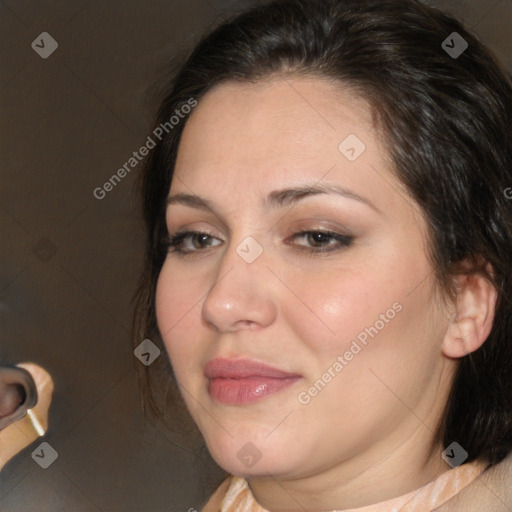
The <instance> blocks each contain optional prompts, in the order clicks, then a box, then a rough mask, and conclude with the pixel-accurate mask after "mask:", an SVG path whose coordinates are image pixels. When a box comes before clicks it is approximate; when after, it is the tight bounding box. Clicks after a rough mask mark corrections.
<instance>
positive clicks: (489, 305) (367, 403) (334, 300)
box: [156, 76, 496, 512]
mask: <svg viewBox="0 0 512 512" xmlns="http://www.w3.org/2000/svg"><path fill="white" fill-rule="evenodd" d="M349 134H356V135H357V137H358V138H359V139H360V140H361V141H363V143H364V144H365V146H366V149H365V151H364V152H363V153H362V154H361V155H360V156H359V157H358V158H357V160H355V161H353V162H351V161H349V160H348V159H347V158H346V157H345V156H344V155H343V154H342V153H341V152H340V151H339V149H338V146H339V144H340V143H341V142H342V141H343V140H344V139H345V138H346V137H347V136H348V135H349ZM318 182H321V183H322V184H327V183H329V184H337V185H341V186H343V187H345V188H348V189H350V190H352V191H353V192H355V193H356V194H358V195H360V196H363V197H364V198H365V199H367V200H368V201H370V202H371V203H372V204H373V206H374V208H372V207H370V206H368V205H367V204H365V203H364V202H361V201H358V200H354V199H350V198H347V197H342V196H339V195H335V194H319V195H312V196H308V197H306V198H303V199H302V200H301V201H299V202H297V203H295V204H293V205H292V204H291V205H288V206H285V207H282V208H275V209H274V208H271V207H270V206H269V205H266V204H265V203H264V199H265V198H266V196H267V195H268V194H269V193H270V192H271V191H274V190H276V189H282V188H286V187H290V186H296V185H301V184H317V183H318ZM179 192H180V193H187V194H196V195H199V196H202V197H204V198H206V199H208V201H210V202H211V203H212V204H213V205H214V209H215V212H209V211H204V210H201V209H198V208H193V207H190V206H186V205H183V204H172V205H170V206H169V207H168V210H167V217H166V220H167V226H168V229H169V231H170V233H171V234H175V233H176V232H177V231H179V230H184V229H191V230H198V231H204V230H208V231H209V232H210V233H211V238H205V239H202V238H201V237H194V238H190V237H189V238H188V239H187V240H186V241H185V242H184V243H183V246H182V248H184V249H189V250H195V251H196V252H194V253H191V254H189V255H187V256H180V255H179V254H178V253H175V252H173V250H172V249H171V251H170V252H169V254H168V256H167V259H166V261H165V263H164V265H163V268H162V271H161V274H160V276H159V280H158V285H157V291H156V305H157V320H158V326H159V329H160V332H161V334H162V337H163V340H164V344H165V346H166V349H167V352H168V355H169V357H170V360H171V363H172V366H173V369H174V371H175V375H176V378H177V380H178V383H179V385H180V387H181V390H182V395H183V398H184V400H185V402H186V404H187V407H188V409H189V411H190V413H191V415H192V417H193V419H194V421H195V422H196V423H197V425H198V427H199V429H200V431H201V432H202V434H203V436H204V438H205V441H206V443H207V446H208V449H209V450H210V452H211V454H212V456H213V458H214V459H215V460H216V461H217V463H218V464H219V465H220V466H221V467H223V468H224V469H225V470H226V471H228V472H230V473H231V474H235V475H238V476H244V477H246V478H247V479H248V481H249V484H250V486H251V489H252V492H253V494H254V497H255V498H256V500H257V502H258V503H259V504H260V505H261V506H262V507H264V508H266V509H268V510H270V511H272V512H285V511H292V510H299V509H300V510H308V511H321V510H329V509H334V508H338V509H340V508H342V509H345V508H355V507H361V506H365V505H368V504H372V503H377V502H380V501H384V500H386V499H390V498H393V497H396V496H399V495H401V494H404V493H406V492H409V491H412V490H414V489H417V488H419V487H421V486H422V485H425V484H426V483H428V482H429V481H430V480H432V479H433V478H435V477H437V476H438V475H440V474H442V473H443V472H445V471H446V470H448V469H449V466H448V465H447V464H446V463H445V462H444V461H443V460H442V459H441V452H442V451H443V450H444V448H445V447H443V446H441V445H439V444H437V443H435V442H434V432H435V430H436V427H437V425H438V423H439V421H440V419H441V416H442V412H443V407H444V404H445V403H446V399H447V396H448V393H449V389H450V385H451V382H452V379H453V375H454V371H455V369H456V364H457V358H458V357H461V356H462V355H464V354H466V353H467V352H470V351H472V350H476V348H478V346H480V345H481V343H482V342H483V341H484V340H485V338H486V336H487V335H488V333H489V332H490V327H491V325H492V319H493V314H494V309H493V305H494V302H495V299H496V295H495V292H494V290H493V289H492V288H491V287H490V286H488V285H487V284H486V282H484V280H483V279H480V278H478V277H470V278H461V282H460V285H461V289H462V292H461V295H460V300H459V302H458V304H453V305H450V304H445V303H443V302H442V301H440V300H439V294H438V293H437V288H436V286H435V281H434V277H433V273H432V266H431V264H430V262H429V260H428V257H427V247H428V241H427V240H428V239H427V230H426V222H425V220H424V218H423V217H422V215H421V214H420V212H419V208H418V207H417V205H416V204H415V203H414V201H413V200H412V199H411V198H410V197H409V196H408V195H407V194H406V192H405V191H404V188H403V186H402V185H401V184H400V182H399V181H398V180H397V179H396V178H395V177H394V175H393V173H392V166H391V163H390V161H389V156H388V154H387V153H386V150H385V148H384V145H383V144H382V141H381V137H380V136H379V132H378V131H377V130H376V128H375V127H374V125H373V124H372V118H371V114H370V110H369V107H368V105H367V104H366V103H365V102H364V101H363V100H362V99H360V98H359V97H358V96H357V95H356V94H355V93H354V92H353V91H351V90H349V89H347V88H344V87H342V86H340V84H334V83H332V82H328V81H326V80H323V79H320V78H304V77H301V78H299V77H290V76H289V77H287V78H284V77H275V78H272V79H270V80H266V81H262V82H258V83H255V84H239V83H237V84H235V83H224V84H221V85H220V86H217V87H216V88H214V89H212V90H210V91H209V92H208V93H207V94H206V95H205V96H204V97H203V98H202V99H201V101H200V102H199V104H198V106H197V107H196V108H195V109H194V111H193V113H192V114H191V116H190V118H189V120H188V121H187V124H186V126H185V128H184V132H183V135H182V139H181V142H180V146H179V151H178V156H177V161H176V167H175V175H174V179H173V182H172V185H171V189H170V194H171V195H173V194H176V193H179ZM319 229H320V230H323V231H326V230H330V231H334V232H336V233H341V234H349V235H352V236H353V237H354V239H353V242H352V244H351V245H349V246H346V247H343V246H340V245H339V244H338V242H336V240H334V239H327V240H325V239H324V241H320V242H318V241H317V239H312V238H311V237H308V236H295V237H294V233H296V232H298V231H302V230H319ZM248 236H252V237H253V238H254V239H255V240H256V241H257V242H258V244H259V245H260V246H261V247H262V249H263V252H262V254H261V255H260V256H259V257H258V258H257V259H256V260H255V261H254V262H252V263H247V262H246V261H244V259H242V258H241V257H240V256H239V254H238V253H237V252H236V248H237V246H239V245H240V243H241V242H242V241H243V240H244V239H245V238H246V237H248ZM308 247H309V248H313V249H315V248H317V250H318V249H321V248H334V247H337V249H336V250H332V251H331V252H323V253H322V252H317V253H311V254H309V253H307V252H306V251H304V250H302V251H301V248H302V249H304V248H308ZM394 303H399V304H400V305H401V306H402V309H401V311H400V312H399V313H397V314H396V315H395V317H394V318H393V319H392V320H390V321H389V322H388V323H386V324H385V327H384V328H382V329H381V330H379V332H378V334H377V335H376V336H375V337H373V338H371V339H370V340H369V341H368V344H367V345H366V346H364V347H363V349H362V350H361V351H360V352H358V353H357V355H355V356H354V357H353V359H352V360H351V361H349V362H348V364H347V365H346V366H344V368H343V369H342V370H341V371H340V372H339V373H336V374H335V375H336V376H335V377H334V378H332V379H331V381H330V382H329V383H328V384H327V385H326V386H325V387H324V388H323V389H322V390H321V392H320V393H318V394H317V395H316V396H314V397H313V398H311V401H310V402H309V403H308V404H307V405H303V404H301V403H299V401H298V399H297V396H298V394H299V393H300V392H303V391H307V390H308V388H309V387H310V386H311V385H312V384H313V383H314V382H315V381H317V380H318V379H319V378H321V377H322V375H323V374H324V373H325V372H326V371H327V369H328V368H329V367H332V366H333V363H334V362H335V361H336V360H337V357H338V356H339V355H343V354H344V353H345V352H346V351H347V350H348V349H349V348H350V346H351V343H352V341H353V340H354V339H355V338H356V336H357V335H358V334H359V333H360V332H361V331H363V330H364V329H365V328H367V327H370V326H373V325H374V324H375V323H376V321H377V320H379V318H381V317H380V315H381V314H384V313H385V312H386V311H387V310H389V309H390V308H392V305H393V304H394ZM214 357H226V358H250V359H256V360H258V361H261V362H264V363H267V364H269V365H271V366H274V367H277V368H279V369H282V370H284V371H288V372H291V373H297V374H299V375H301V377H302V378H301V379H300V380H299V381H297V382H296V383H295V384H293V385H292V386H291V387H289V388H287V389H285V390H283V391H281V392H279V393H276V394H273V395H271V396H268V397H265V398H264V399H262V400H260V401H258V402H256V403H253V404H247V405H222V404H218V403H216V402H215V401H214V400H213V399H212V398H211V397H210V395H209V393H208V388H207V384H208V381H207V379H206V378H205V376H204V375H203V367H204V365H205V364H206V363H207V362H208V361H210V360H211V359H212V358H214ZM248 442H251V443H252V444H254V445H255V446H256V448H257V449H258V450H259V452H260V453H261V459H260V460H259V461H258V462H257V463H256V464H254V465H253V466H252V467H250V468H249V467H247V466H246V464H245V463H244V462H243V460H241V459H239V458H238V456H237V453H238V452H239V450H240V449H241V448H242V447H243V446H244V445H245V444H246V443H248ZM301 507H302V508H301Z"/></svg>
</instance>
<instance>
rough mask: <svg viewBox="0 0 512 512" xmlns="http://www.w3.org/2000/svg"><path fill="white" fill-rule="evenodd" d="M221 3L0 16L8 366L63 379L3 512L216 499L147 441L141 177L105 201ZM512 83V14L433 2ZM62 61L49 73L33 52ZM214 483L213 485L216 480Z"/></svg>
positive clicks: (3, 306)
mask: <svg viewBox="0 0 512 512" xmlns="http://www.w3.org/2000/svg"><path fill="white" fill-rule="evenodd" d="M235 3H237V4H240V3H241V2H235V1H228V0H225V1H221V0H189V1H186V0H167V1H163V0H151V1H142V0H129V1H123V2H121V1H113V0H85V1H84V0H82V1H80V0H44V1H42V0H37V1H36V0H19V1H15V0H5V1H2V2H0V38H1V40H2V45H1V52H0V65H1V70H2V72H1V75H0V101H1V118H0V119H1V121H0V126H1V138H0V139H1V144H2V147H1V150H2V151H1V155H2V171H1V173H2V174H1V180H0V229H1V237H2V238H1V240H2V243H1V246H0V258H1V260H0V261H1V266H0V319H1V327H0V361H1V362H2V363H4V364H5V363H17V362H21V361H35V362H37V363H38V364H40V365H42V366H44V367H45V368H46V369H47V370H48V371H49V372H50V373H51V374H52V376H53V377H54V381H55V386H56V391H55V395H54V402H53V404H52V408H51V414H50V429H49V431H48V432H47V434H46V436H45V438H44V439H41V441H43V440H45V441H47V442H49V443H50V444H51V445H52V446H53V448H54V449H55V450H57V452H58V454H59V457H58V459H57V460H56V461H55V462H54V463H53V464H52V465H51V466H50V467H49V468H48V469H46V470H45V469H42V468H40V467H39V466H38V465H37V464H36V463H35V462H34V461H33V460H32V458H31V453H32V451H33V450H34V449H35V448H36V447H37V446H38V444H39V443H40V441H36V442H35V443H34V444H32V445H31V446H30V447H28V448H27V449H25V450H23V451H22V452H21V453H20V454H19V455H18V456H16V457H15V458H14V459H13V460H12V461H11V462H9V463H8V464H7V466H6V467H5V468H4V470H3V471H2V473H0V510H2V511H9V512H10V511H13V512H14V511H16V512H31V511H34V512H36V511H37V512H46V511H48V512H59V511H64V510H66V511H73V512H93V511H94V512H98V511H103V512H117V511H120V512H121V511H123V512H131V511H133V512H142V511H144V512H158V511H166V512H181V511H183V512H187V511H188V510H189V509H190V508H196V509H199V508H200V506H201V503H202V502H203V501H204V499H205V495H206V494H207V493H208V492H209V491H208V489H204V488H203V486H202V484H201V482H200V481H199V480H198V467H199V466H201V465H202V462H201V460H200V459H198V458H197V457H195V456H194V454H192V453H190V452H189V451H187V449H185V448H183V447H181V445H180V443H179V442H178V441H177V438H175V437H174V436H173V435H172V434H171V433H167V432H165V431H164V430H162V429H155V428H152V427H150V426H148V427H147V428H146V431H145V432H144V431H143V418H142V415H141V412H140V406H139V402H138V394H137V393H138V392H137V387H136V380H135V365H136V364H140V363H139V361H138V360H136V359H135V358H134V356H133V352H132V348H131V342H130V334H129V333H130V323H131V314H132V304H131V303H130V300H131V297H132V294H133V291H134V287H135V283H136V279H137V276H138V272H139V269H140V263H141V255H142V251H141V249H142V245H141V240H142V231H141V223H140V221H139V219H138V217H137V211H136V208H135V198H134V196H133V193H132V188H131V187H132V184H133V179H134V177H135V176H134V174H135V172H136V171H137V168H136V169H134V170H133V171H132V172H131V173H130V174H129V175H128V176H127V177H126V178H124V180H122V182H121V183H120V184H118V185H117V186H116V187H115V188H114V190H112V191H111V192H110V193H108V194H107V196H106V197H105V198H104V199H102V200H98V199H96V198H95V197H94V196H93V193H92V192H93V190H94V188H96V187H98V186H101V185H102V184H103V183H104V182H105V181H106V180H108V178H109V177H110V176H112V174H114V173H115V172H116V171H117V169H118V168H119V167H121V166H122V165H123V164H124V163H125V162H126V161H127V160H128V158H129V157H130V156H131V155H132V152H133V151H135V150H137V149H138V148H139V147H140V146H141V145H142V144H143V143H144V141H145V139H146V137H147V135H148V134H149V131H150V123H151V119H152V112H151V111H150V110H148V107H147V105H146V106H145V105H144V103H143V99H144V92H145V90H146V89H147V86H148V85H149V84H150V83H151V82H152V80H154V77H155V74H156V72H157V71H158V70H160V69H162V66H163V64H165V62H166V61H167V59H168V58H169V57H170V56H171V55H173V54H174V53H176V51H180V50H181V51H183V50H184V49H186V48H188V47H190V46H191V45H192V44H193V43H194V41H195V40H196V39H197V36H198V35H199V34H200V33H201V31H202V30H203V29H204V28H206V27H207V26H208V25H210V24H211V23H212V22H214V21H215V19H216V18H217V17H218V16H219V14H220V13H221V12H222V11H223V10H224V9H226V8H228V7H229V6H230V5H234V4H235ZM436 5H439V6H441V7H446V8H449V9H451V10H452V11H453V12H454V13H455V14H457V15H459V16H461V17H462V18H463V19H464V20H466V22H467V24H468V25H469V26H470V27H472V28H473V29H474V30H475V32H476V33H477V34H478V35H479V36H480V37H481V38H482V39H483V40H484V42H487V43H488V44H489V45H490V47H491V48H492V49H493V50H494V51H495V52H496V54H497V55H498V57H499V58H500V59H501V60H502V61H503V62H504V63H505V65H506V66H507V67H508V69H509V70H510V71H511V72H512V35H511V34H512V0H472V1H466V2H463V1H438V2H436ZM41 32H48V33H49V34H50V35H51V36H52V37H53V38H54V39H56V40H57V42H58V44H59V47H58V49H57V50H56V51H55V53H53V54H52V55H51V56H50V57H49V58H47V59H42V58H41V57H40V56H39V55H38V54H37V53H36V52H35V51H34V50H33V49H32V48H31V43H32V41H33V40H34V39H36V37H37V36H38V35H39V34H40V33H41ZM220 474H221V473H220V472H216V471H213V478H215V476H218V475H220Z"/></svg>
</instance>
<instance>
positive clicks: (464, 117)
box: [134, 0, 512, 464]
mask: <svg viewBox="0 0 512 512" xmlns="http://www.w3.org/2000/svg"><path fill="white" fill-rule="evenodd" d="M453 32H457V34H458V35H459V36H460V37H462V38H463V40H465V41H466V42H467V45H468V47H467V48H466V49H465V51H463V52H462V54H460V55H459V56H454V55H453V54H452V55H450V54H449V53H448V52H447V51H446V50H445V47H446V43H445V44H443V41H445V40H446V39H447V38H448V41H449V46H455V43H454V42H453V41H454V40H453V37H457V36H453ZM450 37H452V39H451V40H450V39H449V38H450ZM459 41H460V40H459ZM457 44H458V43H457ZM284 73H292V74H294V75H298V76H303V75H307V76H313V77H315V76H316V77H321V78H326V79H329V80H333V81H336V82H338V83H340V84H341V85H343V86H346V87H350V88H352V90H353V91H354V92H355V93H357V94H358V95H360V96H361V97H362V98H363V99H365V100H366V101H367V102H368V103H369V105H370V106H371V109H372V113H373V116H374V121H375V122H376V123H378V126H379V127H380V133H381V135H382V137H383V140H384V142H385V144H386V148H387V150H388V152H389V156H390V159H391V161H392V162H393V165H394V172H395V174H396V177H397V178H398V179H399V180H400V181H401V182H402V183H403V185H404V186H405V188H406V190H407V192H408V193H409V194H410V196H411V197H412V198H413V199H414V201H415V202H416V203H417V205H419V208H420V210H421V212H422V214H423V216H424V218H425V219H426V221H427V223H428V226H429V235H430V248H429V249H430V254H429V256H430V258H431V262H432V266H433V268H434V272H435V275H436V282H437V283H438V284H439V286H440V289H442V290H443V291H444V292H445V295H444V296H445V297H449V298H450V299H452V300H453V298H454V296H455V294H456V290H455V287H454V279H453V277H454V276H456V275H457V274H460V273H472V272H479V273H482V274H483V275H485V276H486V278H487V279H489V281H490V282H491V283H492V284H493V285H494V286H495V287H496V289H497V291H498V300H497V304H496V315H495V319H494V324H493V328H492V332H491V333H490V335H489V337H488V339H487V340H486V342H485V343H484V344H483V345H482V347H481V348H479V349H478V350H477V351H475V352H474V353H472V354H469V355H467V356H465V357H463V358H461V360H460V363H459V366H458V370H457V373H456V376H455V379H454V382H453V386H452V391H451V395H450V398H449V401H448V403H447V406H446V411H445V414H444V416H443V420H442V422H441V424H440V425H439V430H438V439H440V440H441V441H442V443H443V444H444V446H448V445H449V444H450V443H451V442H452V441H457V442H458V443H459V444H460V445H461V446H462V447H463V448H464V449H465V450H466V451H467V452H468V454H469V456H468V459H467V462H470V461H471V460H474V459H476V458H482V459H485V460H487V461H489V462H490V463H491V464H494V463H497V462H499V461H501V460H502V459H503V458H504V457H505V456H506V454H507V453H508V452H509V451H510V450H511V448H512V366H511V364H512V363H511V361H512V314H511V312H512V306H511V298H512V208H511V207H512V204H511V201H510V199H507V194H506V193H505V191H506V189H507V187H511V186H512V130H511V127H512V84H511V82H510V78H509V77H508V76H507V74H506V72H505V70H504V69H503V68H502V67H501V65H500V64H499V63H498V61H497V59H496V58H495V57H494V56H493V54H492V52H490V50H488V49H487V48H486V47H485V46H484V45H483V44H482V43H480V42H479V40H478V39H477V37H476V36H475V35H473V34H472V33H471V32H470V31H469V30H467V29H466V28H464V26H463V25H462V24H461V22H459V21H457V20H456V19H454V18H453V17H451V16H449V15H447V14H445V13H443V12H442V11H440V10H438V9H436V8H432V7H428V6H426V5H424V4H422V3H421V2H419V1H415V0H389V1H380V0H319V1H314V0H275V1H271V2H266V3H257V4H256V6H255V7H254V8H250V9H247V10H245V11H243V12H242V13H238V14H236V15H234V16H232V17H231V18H229V19H228V20H225V21H224V22H222V23H221V24H220V25H219V26H218V27H217V28H215V29H214V30H213V31H210V32H209V33H208V34H206V35H205V36H204V37H203V38H202V39H201V41H200V42H199V43H198V44H197V45H196V47H195V48H194V50H193V51H192V53H191V54H190V55H189V56H188V58H187V59H186V60H185V62H182V63H181V64H180V66H178V67H177V68H175V69H174V70H171V71H170V72H169V76H168V78H167V89H166V91H165V94H164V99H163V101H162V103H161V106H160V108H159V111H158V115H157V119H156V122H155V127H158V126H160V125H161V124H162V123H164V122H166V121H168V120H169V118H170V116H171V115H172V114H173V112H174V111H175V110H177V109H179V108H180V105H182V104H184V103H186V102H187V101H189V100H190V99H191V98H194V99H195V100H197V101H198V102H200V100H201V97H202V96H203V95H204V94H205V93H206V92H207V91H208V90H210V89H211V88H212V87H213V86H215V85H218V84H220V83H222V82H225V81H239V82H251V81H257V80H262V79H265V78H268V77H270V76H274V75H275V76H280V75H282V74H284ZM185 123H186V118H185V119H184V120H183V121H182V122H180V123H179V124H178V125H177V126H175V127H173V129H172V130H171V129H170V130H169V131H168V133H166V134H165V136H164V137H162V140H161V141H159V142H158V144H157V146H156V148H155V149H153V150H152V152H151V154H150V155H149V157H148V160H147V162H146V167H145V170H144V172H143V174H142V175H141V176H140V186H141V193H142V208H143V214H144V219H145V223H146V227H147V241H146V253H145V265H144V271H143V274H142V276H141V279H140V282H139V287H138V292H137V295H136V299H137V307H136V316H135V320H134V344H135V345H138V344H139V343H140V342H141V341H142V340H143V339H145V338H150V339H151V340H152V341H153V342H154V343H155V344H157V345H158V346H159V347H160V349H161V350H162V352H163V354H164V355H165V348H164V346H163V343H162V340H161V337H160V335H159V333H158V329H157V325H156V318H155V288H156V282H157V279H158V275H159V272H160V269H161V267H162V264H163V262H164V259H165V256H166V249H165V247H164V246H163V245H162V243H161V241H162V238H163V237H164V236H165V234H166V225H165V205H166V197H167V195H168V192H169V189H170V185H171V180H172V177H173V170H174V164H175V159H176V154H177V149H178V144H179V140H180V136H181V133H182V131H183V128H184V125H185ZM464 262H465V263H467V262H469V263H470V266H469V268H468V267H467V265H465V266H464V268H463V266H462V265H461V264H462V263H464ZM485 262H489V263H490V264H491V265H492V269H493V275H489V274H488V273H487V272H486V270H485V269H484V267H483V263H485ZM138 368H139V369H140V378H141V383H142V390H143V402H144V404H147V405H149V409H150V410H151V411H152V412H154V413H156V414H157V415H158V416H160V417H162V416H163V415H164V414H165V412H166V411H167V410H168V407H169V405H168V403H167V400H166V399H164V398H163V394H164V392H165V393H167V392H171V393H175V394H174V397H173V398H172V400H171V403H172V404H173V405H172V407H177V405H176V402H175V401H174V400H175V398H176V396H177V386H176V383H175V382H174V377H173V374H172V369H171V366H170V364H169V361H168V358H167V357H160V358H159V359H157V361H156V362H155V363H153V365H151V366H150V367H147V368H146V367H144V366H143V365H138ZM158 403H160V404H161V405H160V406H159V405H158ZM179 406H180V407H183V404H182V403H181V404H180V405H179ZM179 414H181V413H179Z"/></svg>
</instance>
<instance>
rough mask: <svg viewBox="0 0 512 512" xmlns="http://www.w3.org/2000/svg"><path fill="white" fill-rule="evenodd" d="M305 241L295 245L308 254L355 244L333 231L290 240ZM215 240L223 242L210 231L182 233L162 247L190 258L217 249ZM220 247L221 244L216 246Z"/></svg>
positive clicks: (303, 234) (308, 233)
mask: <svg viewBox="0 0 512 512" xmlns="http://www.w3.org/2000/svg"><path fill="white" fill-rule="evenodd" d="M301 238H302V239H303V240H305V241H306V242H307V244H309V246H308V245H302V244H288V245H295V246H296V247H297V250H299V251H306V252H307V253H311V254H314V253H325V252H331V251H335V250H341V249H343V248H345V247H348V246H350V245H351V244H352V242H353V237H352V236H349V235H344V234H341V233H336V232H333V231H323V230H310V231H299V232H297V233H294V234H293V235H292V236H291V237H290V239H291V240H296V239H301ZM214 240H217V241H219V242H220V243H222V241H221V240H219V239H218V238H216V237H215V236H213V234H212V233H211V232H209V231H182V232H181V233H180V232H179V233H176V234H175V235H169V236H168V237H167V238H166V239H164V240H163V241H162V245H163V246H164V248H165V249H166V250H167V251H168V252H172V253H175V254H176V255H178V256H188V255H190V254H192V253H198V252H204V250H205V249H209V248H211V247H215V245H214V244H213V243H212V242H213V241H214ZM216 245H220V244H216Z"/></svg>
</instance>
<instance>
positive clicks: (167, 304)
mask: <svg viewBox="0 0 512 512" xmlns="http://www.w3.org/2000/svg"><path fill="white" fill-rule="evenodd" d="M200 299H201V292H200V290H199V289H196V287H195V286H194V282H193V281H191V280H187V281H184V280H183V279H180V277H179V276H178V275H176V273H175V272H173V271H172V268H171V265H168V264H167V263H164V266H163V267H162V270H161V272H160V276H159V278H158V281H157V287H156V294H155V301H156V307H155V309H156V319H157V324H158V329H159V331H160V334H161V336H162V340H163V342H164V345H165V348H166V350H167V353H168V355H169V358H170V361H171V363H172V365H173V367H174V369H175V372H176V376H177V377H178V378H179V374H180V373H181V371H182V369H186V368H184V367H186V366H187V365H188V364H191V362H192V359H191V357H190V355H191V354H193V353H194V351H196V350H197V349H198V347H197V346H196V345H194V344H192V343H190V340H191V339H200V338H199V337H198V336H195V335H194V334H193V333H194V331H197V330H198V327H199V324H198V322H197V317H198V314H199V313H198V311H199V308H200V302H201V301H200Z"/></svg>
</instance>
